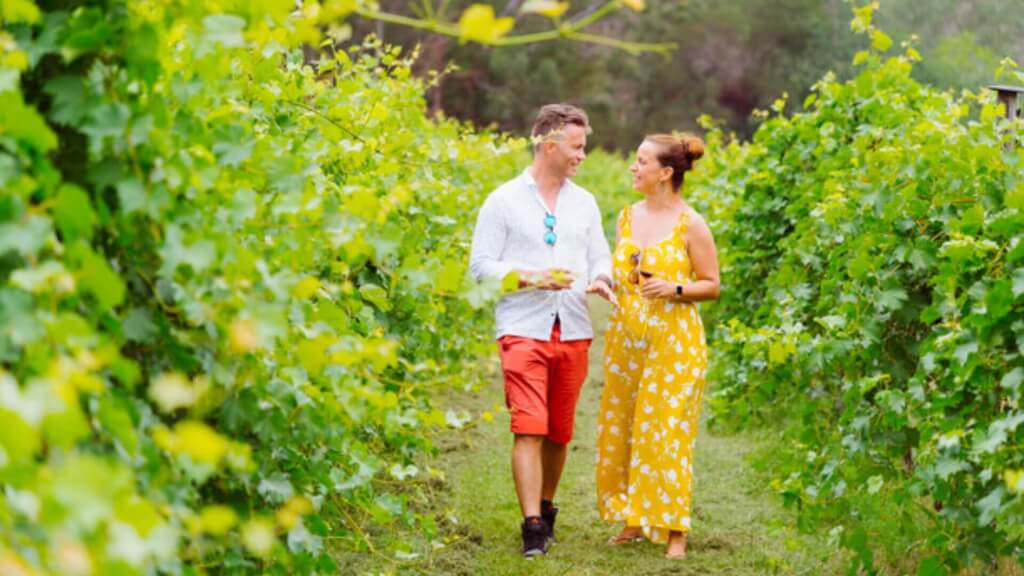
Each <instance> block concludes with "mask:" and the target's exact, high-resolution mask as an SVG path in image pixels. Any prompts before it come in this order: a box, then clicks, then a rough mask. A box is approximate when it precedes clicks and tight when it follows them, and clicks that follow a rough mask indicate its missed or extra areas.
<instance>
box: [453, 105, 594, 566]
mask: <svg viewBox="0 0 1024 576" xmlns="http://www.w3.org/2000/svg"><path fill="white" fill-rule="evenodd" d="M590 131H591V130H590V125H589V122H588V120H587V116H586V114H585V113H584V112H583V111H582V110H580V109H578V108H575V107H573V106H569V105H566V104H551V105H548V106H544V107H543V108H541V110H540V112H539V113H538V114H537V119H536V121H535V122H534V125H533V138H534V158H533V164H532V165H531V166H530V167H529V168H527V169H526V170H525V171H524V172H523V173H522V174H521V175H519V177H517V178H515V179H513V180H511V181H509V182H506V183H505V184H503V185H501V186H500V187H498V189H497V190H495V191H494V192H492V193H491V195H490V196H488V198H487V200H486V201H485V202H484V205H483V207H482V208H481V209H480V214H479V216H478V217H477V222H476V228H475V229H474V232H473V248H472V253H471V256H470V270H471V272H472V274H473V276H474V277H476V278H477V279H481V278H484V277H494V278H498V279H505V278H506V277H507V276H508V275H509V274H514V275H515V276H514V277H517V278H518V285H519V288H520V289H519V290H518V291H516V292H514V293H511V294H507V295H505V296H504V297H502V299H501V300H500V301H499V302H498V304H497V306H496V309H495V315H496V321H497V322H496V323H497V339H498V346H499V350H500V355H501V365H502V371H503V372H504V376H505V402H506V404H507V406H508V409H509V413H510V414H511V429H512V433H513V434H515V441H514V443H513V447H512V476H513V479H514V480H515V485H516V494H517V495H518V497H519V506H520V508H521V510H522V513H523V518H524V519H523V524H522V537H523V555H524V556H526V557H527V558H532V557H534V556H537V555H540V554H545V553H546V552H547V549H548V544H549V541H550V540H551V539H552V538H553V537H554V525H555V516H556V515H557V513H558V508H556V507H555V506H554V504H553V500H554V497H555V491H556V489H557V488H558V481H559V479H560V478H561V475H562V468H563V467H564V466H565V458H566V454H567V445H568V443H569V441H570V439H571V438H572V432H573V420H574V417H575V412H576V401H577V399H578V398H579V393H580V388H581V386H582V385H583V381H584V380H585V379H586V376H587V351H588V349H589V347H590V341H591V339H592V338H593V329H592V327H591V325H590V317H589V315H588V312H587V300H586V293H591V292H593V293H597V294H600V295H601V296H603V297H604V298H606V299H608V300H609V301H613V300H614V294H613V292H612V289H611V254H610V253H609V251H608V243H607V241H606V240H605V237H604V231H603V230H602V227H601V213H600V211H599V210H598V207H597V202H596V201H595V200H594V197H593V196H592V195H591V194H590V193H589V192H587V191H586V190H584V189H583V188H580V187H579V186H577V185H575V184H573V183H572V182H570V181H569V177H571V176H575V175H576V168H577V167H578V166H579V164H580V163H581V162H582V161H583V159H584V158H585V157H586V152H585V148H586V144H587V134H589V133H590Z"/></svg>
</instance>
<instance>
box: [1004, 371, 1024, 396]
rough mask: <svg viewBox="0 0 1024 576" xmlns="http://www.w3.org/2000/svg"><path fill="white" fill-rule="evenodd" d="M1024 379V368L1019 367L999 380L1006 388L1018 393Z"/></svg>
mask: <svg viewBox="0 0 1024 576" xmlns="http://www.w3.org/2000/svg"><path fill="white" fill-rule="evenodd" d="M1022 380H1024V368H1021V367H1019V366H1018V367H1017V368H1014V369H1013V370H1010V371H1009V372H1007V373H1006V375H1005V376H1003V379H1002V380H1001V381H1000V382H999V385H1000V386H1001V387H1002V388H1004V389H1005V390H1009V391H1011V392H1013V393H1014V394H1016V393H1017V389H1018V388H1020V383H1021V381H1022Z"/></svg>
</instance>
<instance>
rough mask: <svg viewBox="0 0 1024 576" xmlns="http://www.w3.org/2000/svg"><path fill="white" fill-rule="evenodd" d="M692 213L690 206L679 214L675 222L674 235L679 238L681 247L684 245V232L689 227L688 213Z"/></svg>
mask: <svg viewBox="0 0 1024 576" xmlns="http://www.w3.org/2000/svg"><path fill="white" fill-rule="evenodd" d="M692 213H693V209H692V208H686V209H684V210H683V213H682V214H680V215H679V222H677V223H676V237H678V238H679V240H680V242H681V243H682V245H683V247H686V232H687V231H688V230H689V229H690V215H691V214H692Z"/></svg>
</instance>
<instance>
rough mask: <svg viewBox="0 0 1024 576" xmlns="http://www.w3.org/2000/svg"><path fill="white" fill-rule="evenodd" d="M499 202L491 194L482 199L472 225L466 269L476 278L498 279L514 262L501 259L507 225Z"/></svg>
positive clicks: (512, 268) (510, 270)
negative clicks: (471, 243)
mask: <svg viewBox="0 0 1024 576" xmlns="http://www.w3.org/2000/svg"><path fill="white" fill-rule="evenodd" d="M499 204H500V202H499V201H498V199H497V198H496V197H495V195H494V194H491V195H490V196H488V197H487V200H485V201H484V205H483V206H482V207H481V208H480V213H479V214H477V217H476V227H475V228H473V245H472V248H471V249H470V253H469V272H470V274H472V275H473V278H475V279H476V280H477V281H480V280H483V279H484V278H497V279H498V280H501V279H502V278H504V277H505V276H506V275H508V273H509V272H512V270H514V269H515V266H513V265H512V264H510V263H508V262H502V261H501V254H502V252H504V250H505V242H506V241H507V238H508V227H507V225H506V223H505V215H504V214H503V213H502V211H501V207H500V205H499Z"/></svg>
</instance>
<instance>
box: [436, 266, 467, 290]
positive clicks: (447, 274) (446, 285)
mask: <svg viewBox="0 0 1024 576" xmlns="http://www.w3.org/2000/svg"><path fill="white" fill-rule="evenodd" d="M465 275H466V265H465V264H464V263H462V262H461V261H456V260H448V261H447V262H445V263H444V266H442V267H441V269H440V270H439V271H438V272H437V283H436V286H437V290H438V291H439V292H442V293H453V292H458V291H459V289H460V288H461V287H462V280H463V278H464V277H465Z"/></svg>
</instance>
